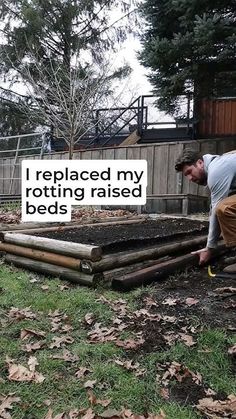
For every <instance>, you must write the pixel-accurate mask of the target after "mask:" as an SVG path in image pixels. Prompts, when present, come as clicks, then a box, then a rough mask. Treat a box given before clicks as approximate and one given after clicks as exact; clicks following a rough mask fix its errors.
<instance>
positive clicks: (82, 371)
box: [75, 367, 92, 378]
mask: <svg viewBox="0 0 236 419" xmlns="http://www.w3.org/2000/svg"><path fill="white" fill-rule="evenodd" d="M90 372H92V370H90V369H88V368H86V367H80V368H79V369H78V371H76V373H75V376H76V377H77V378H84V376H85V375H87V374H89V373H90Z"/></svg>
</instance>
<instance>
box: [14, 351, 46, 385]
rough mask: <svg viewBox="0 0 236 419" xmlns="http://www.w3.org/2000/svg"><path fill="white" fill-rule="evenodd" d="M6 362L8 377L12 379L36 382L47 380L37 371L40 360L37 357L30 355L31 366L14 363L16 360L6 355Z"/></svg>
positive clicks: (29, 364)
mask: <svg viewBox="0 0 236 419" xmlns="http://www.w3.org/2000/svg"><path fill="white" fill-rule="evenodd" d="M6 362H7V365H8V373H9V375H8V379H9V380H11V381H34V382H35V383H42V382H43V381H44V380H45V377H44V376H43V375H42V374H40V373H38V372H37V371H35V368H36V366H37V365H38V361H37V359H36V358H35V357H32V356H31V357H29V359H28V366H29V368H26V367H24V366H23V365H20V364H14V360H13V359H10V358H9V357H6Z"/></svg>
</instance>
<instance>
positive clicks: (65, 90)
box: [0, 0, 133, 152]
mask: <svg viewBox="0 0 236 419" xmlns="http://www.w3.org/2000/svg"><path fill="white" fill-rule="evenodd" d="M132 4H133V1H132V2H131V1H129V5H127V2H126V1H117V0H2V1H1V4H0V17H1V20H2V21H3V30H2V32H3V35H4V38H3V42H2V44H1V45H0V54H1V55H0V56H1V62H0V74H1V76H2V80H3V79H4V81H5V82H6V83H8V88H7V89H2V94H1V99H2V100H1V103H0V105H1V107H3V108H4V109H5V114H6V110H7V109H10V107H11V108H12V109H14V110H16V109H18V111H17V112H18V113H16V112H14V116H15V117H16V118H17V116H19V114H20V115H21V117H22V115H25V114H26V113H27V117H28V119H29V118H30V120H31V123H32V125H33V126H36V125H37V124H38V125H40V124H43V125H48V126H52V125H53V126H54V127H55V128H56V129H57V132H58V133H59V135H62V136H63V137H64V138H65V140H66V141H67V142H68V144H69V145H70V148H71V152H72V149H73V146H74V143H75V141H77V140H78V138H79V137H80V136H81V135H82V134H83V133H84V132H86V131H87V130H88V129H89V128H90V125H91V120H92V118H91V114H92V112H93V110H94V109H95V107H96V106H97V105H98V104H99V102H101V100H102V98H103V97H104V96H107V95H108V94H109V92H110V84H111V81H112V80H113V79H114V78H115V77H122V76H123V75H126V74H127V72H128V67H124V68H119V69H116V70H115V71H110V69H109V63H108V61H107V60H106V58H105V57H106V52H107V51H108V50H111V49H113V50H114V47H115V45H116V42H120V41H122V40H123V39H124V36H125V33H126V31H127V27H126V26H125V25H123V26H122V25H121V24H119V25H117V27H113V26H112V27H109V25H110V11H111V10H112V9H113V8H114V7H115V6H116V7H117V8H118V7H119V10H120V11H122V12H123V14H124V15H125V14H127V15H128V13H129V9H130V8H131V6H132ZM118 16H119V15H118ZM120 16H121V14H120ZM121 23H122V22H121ZM19 82H20V83H21V85H22V86H25V90H24V91H23V93H21V94H20V95H19V94H17V93H16V87H15V86H16V85H18V84H17V83H19ZM4 86H5V85H4ZM0 114H1V113H0ZM3 114H4V113H3ZM3 114H2V115H3ZM18 121H19V119H18ZM4 122H5V129H6V130H7V126H6V125H7V120H5V121H2V123H1V125H2V126H3V124H4ZM12 129H13V126H11V130H12ZM17 133H18V132H17Z"/></svg>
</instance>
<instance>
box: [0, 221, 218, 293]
mask: <svg viewBox="0 0 236 419" xmlns="http://www.w3.org/2000/svg"><path fill="white" fill-rule="evenodd" d="M145 219H146V218H145V217H136V218H133V219H129V220H124V219H122V220H117V219H115V220H114V221H109V222H106V223H104V224H103V225H111V226H112V224H113V225H117V224H121V225H122V224H130V223H142V222H144V221H145ZM93 225H94V224H93ZM82 226H84V225H82ZM73 227H74V228H79V227H80V226H78V225H77V226H76V225H74V226H73ZM67 228H69V229H71V228H72V226H71V225H68V226H64V227H63V226H59V227H47V228H45V229H44V230H43V231H58V230H60V231H61V230H62V229H67ZM56 229H57V230H56ZM38 231H39V229H38V228H37V229H35V228H31V229H30V230H23V231H22V230H18V231H10V232H9V231H5V232H4V231H2V232H1V237H2V242H0V252H4V253H5V260H6V262H8V263H12V264H14V265H16V266H19V267H22V268H25V269H29V270H33V271H36V272H40V273H43V274H46V275H51V276H57V277H60V278H61V279H66V280H69V281H72V282H75V283H78V284H82V285H88V286H95V285H96V284H98V283H102V282H104V281H105V282H106V283H108V284H110V285H111V286H112V287H114V288H116V289H123V290H125V289H129V288H132V287H133V286H137V285H141V284H146V283H148V282H150V281H152V280H157V279H159V278H162V277H163V276H164V275H169V274H170V273H173V272H175V271H176V269H184V268H185V267H188V266H195V265H197V264H198V257H197V256H195V255H192V254H191V253H190V252H191V250H193V249H196V248H199V247H202V246H204V244H205V242H206V236H205V235H203V236H199V237H195V238H193V239H189V240H184V241H183V240H181V241H180V240H178V241H176V240H175V241H174V242H173V243H169V244H165V245H160V244H158V245H154V246H149V247H145V248H141V249H140V250H130V251H126V252H125V251H119V252H117V253H113V254H106V255H103V252H102V248H101V247H100V246H93V245H87V244H82V243H74V242H67V241H61V240H55V239H50V238H45V237H38V236H34V235H33V233H36V232H38ZM41 231H42V229H41ZM29 232H31V233H32V234H29ZM221 249H222V246H221ZM180 252H181V253H182V255H181V256H178V257H174V255H176V254H177V253H178V254H179V253H180Z"/></svg>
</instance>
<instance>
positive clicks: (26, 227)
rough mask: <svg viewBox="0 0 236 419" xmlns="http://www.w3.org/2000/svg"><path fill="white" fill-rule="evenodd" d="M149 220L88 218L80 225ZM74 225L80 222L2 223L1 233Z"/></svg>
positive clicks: (145, 216) (130, 216)
mask: <svg viewBox="0 0 236 419" xmlns="http://www.w3.org/2000/svg"><path fill="white" fill-rule="evenodd" d="M141 218H142V219H147V218H148V216H147V215H146V214H140V215H123V216H120V217H104V218H100V217H88V218H86V219H81V220H80V221H79V223H80V224H83V225H86V224H96V223H104V222H108V220H112V221H122V220H124V221H125V220H138V219H141ZM74 224H78V220H73V221H69V222H66V223H58V222H57V223H53V222H50V223H42V222H38V223H37V222H32V223H30V222H27V223H20V224H4V223H0V231H12V232H13V231H15V230H17V231H18V230H32V229H36V228H50V227H60V226H61V227H62V226H69V225H70V226H73V225H74Z"/></svg>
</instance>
